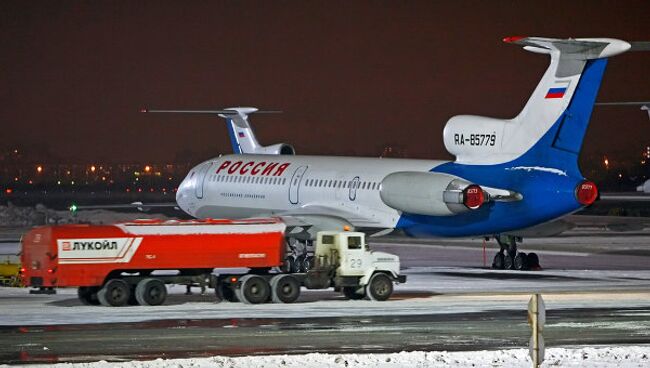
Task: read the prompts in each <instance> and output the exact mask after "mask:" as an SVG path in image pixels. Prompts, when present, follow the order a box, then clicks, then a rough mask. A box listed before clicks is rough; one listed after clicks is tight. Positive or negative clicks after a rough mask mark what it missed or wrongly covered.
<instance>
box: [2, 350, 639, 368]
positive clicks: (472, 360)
mask: <svg viewBox="0 0 650 368" xmlns="http://www.w3.org/2000/svg"><path fill="white" fill-rule="evenodd" d="M530 366H531V361H530V358H529V356H528V350H527V349H511V350H493V351H485V350H484V351H463V352H446V351H432V352H423V351H414V352H400V353H392V354H320V353H312V354H305V355H267V356H244V357H224V356H215V357H210V358H192V359H169V360H163V359H156V360H151V361H130V362H119V363H114V362H106V361H99V362H93V363H60V364H54V365H40V364H38V365H29V367H33V368H37V367H48V368H76V367H79V368H81V367H83V368H149V367H152V368H153V367H156V368H167V367H170V368H171V367H173V368H184V367H192V368H203V367H211V368H221V367H228V368H239V367H258V368H271V367H283V368H292V367H295V368H312V367H318V368H339V367H340V368H354V367H359V368H370V367H372V368H389V367H391V368H392V367H414V368H415V367H417V368H427V367H530ZM648 366H650V346H614V347H585V348H569V349H566V348H551V349H547V350H546V359H545V361H544V363H543V364H542V367H593V368H598V367H617V368H630V367H648ZM2 367H8V366H2Z"/></svg>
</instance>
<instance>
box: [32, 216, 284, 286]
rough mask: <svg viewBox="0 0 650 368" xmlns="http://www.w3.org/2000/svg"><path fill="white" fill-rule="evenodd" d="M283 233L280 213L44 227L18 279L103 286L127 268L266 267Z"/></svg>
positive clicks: (274, 261)
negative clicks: (275, 215) (269, 216)
mask: <svg viewBox="0 0 650 368" xmlns="http://www.w3.org/2000/svg"><path fill="white" fill-rule="evenodd" d="M284 231H285V224H284V223H282V222H281V221H280V220H279V219H250V220H212V219H207V220H189V221H164V222H163V221H159V220H137V221H133V222H127V223H118V224H114V225H58V226H44V227H39V228H35V229H33V230H31V231H29V232H28V233H27V234H25V235H24V236H23V239H22V248H23V251H22V255H21V261H22V265H23V268H22V269H21V277H22V280H23V283H24V285H26V286H32V287H40V288H51V287H99V286H102V285H103V284H104V283H105V282H106V281H107V280H108V279H109V278H111V277H109V276H111V275H115V274H120V273H122V272H134V273H137V272H140V273H142V274H145V275H146V274H148V273H149V272H150V271H153V270H179V271H180V272H181V273H183V271H192V270H207V271H209V272H211V270H212V269H214V268H230V267H242V268H251V269H268V268H271V267H278V266H281V265H282V261H283V259H284V251H285V243H284Z"/></svg>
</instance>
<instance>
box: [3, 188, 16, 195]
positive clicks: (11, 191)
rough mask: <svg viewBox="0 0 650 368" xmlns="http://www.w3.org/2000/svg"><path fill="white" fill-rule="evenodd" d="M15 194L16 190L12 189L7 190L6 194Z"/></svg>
mask: <svg viewBox="0 0 650 368" xmlns="http://www.w3.org/2000/svg"><path fill="white" fill-rule="evenodd" d="M13 192H14V190H13V189H11V188H7V189H5V193H6V194H11V193H13Z"/></svg>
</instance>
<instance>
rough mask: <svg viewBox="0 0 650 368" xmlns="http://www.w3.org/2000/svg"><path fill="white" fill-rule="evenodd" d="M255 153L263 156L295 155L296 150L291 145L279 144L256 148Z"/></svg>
mask: <svg viewBox="0 0 650 368" xmlns="http://www.w3.org/2000/svg"><path fill="white" fill-rule="evenodd" d="M255 153H259V154H262V155H295V154H296V150H295V149H294V148H293V146H291V145H289V144H286V143H278V144H274V145H271V146H264V147H259V148H256V149H255Z"/></svg>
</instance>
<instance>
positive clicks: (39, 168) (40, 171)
mask: <svg viewBox="0 0 650 368" xmlns="http://www.w3.org/2000/svg"><path fill="white" fill-rule="evenodd" d="M36 172H37V173H39V174H40V173H42V172H43V166H41V165H38V166H36Z"/></svg>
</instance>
